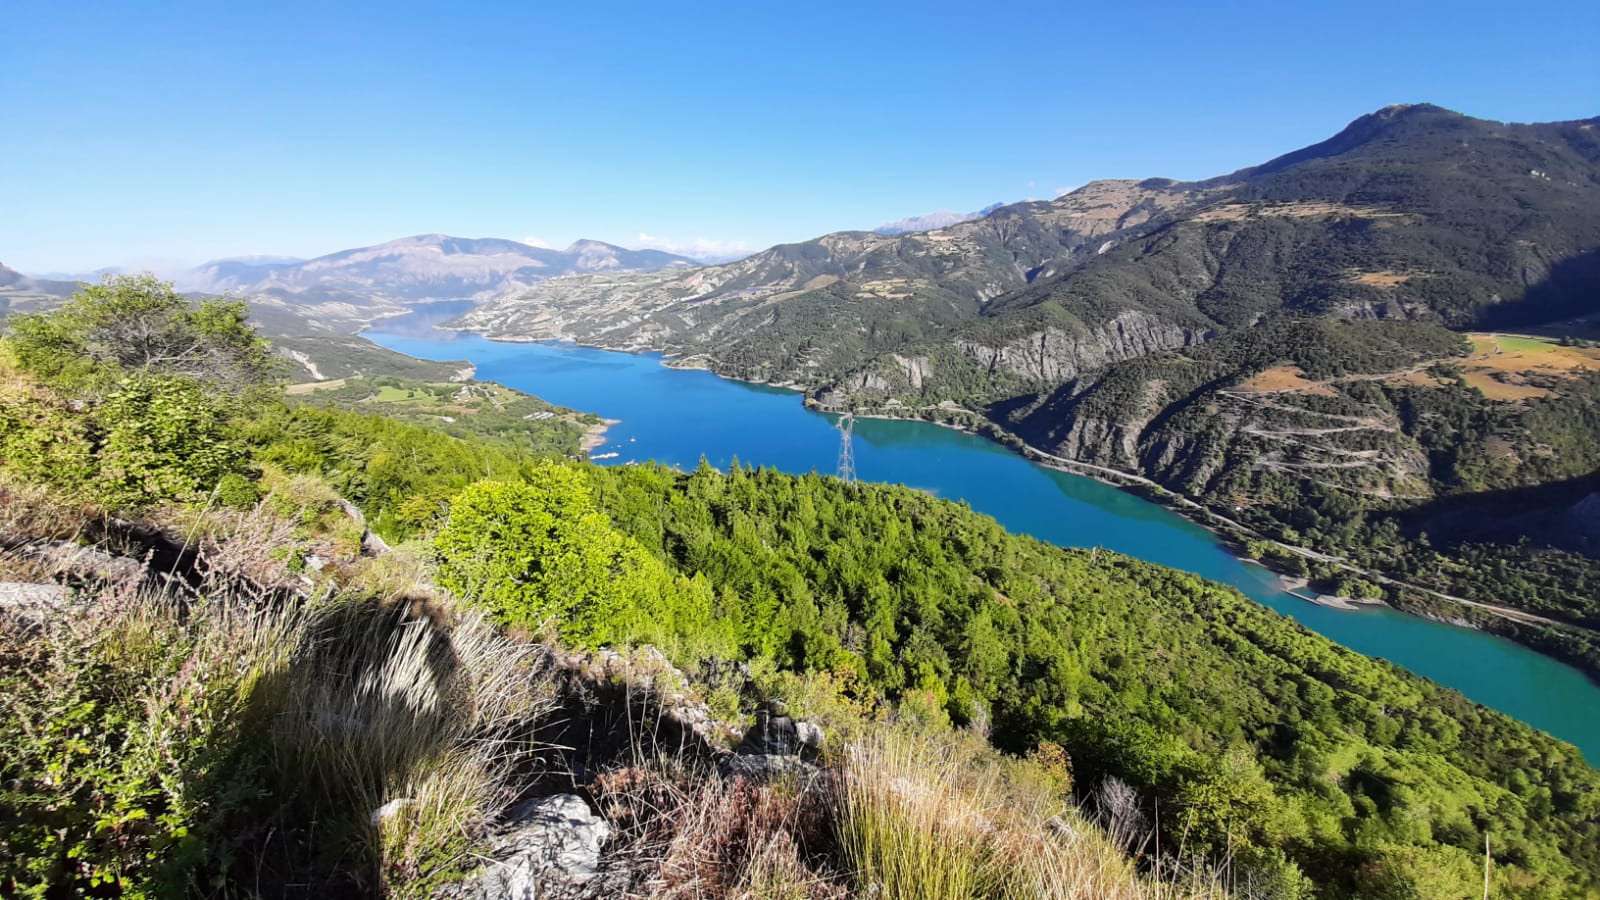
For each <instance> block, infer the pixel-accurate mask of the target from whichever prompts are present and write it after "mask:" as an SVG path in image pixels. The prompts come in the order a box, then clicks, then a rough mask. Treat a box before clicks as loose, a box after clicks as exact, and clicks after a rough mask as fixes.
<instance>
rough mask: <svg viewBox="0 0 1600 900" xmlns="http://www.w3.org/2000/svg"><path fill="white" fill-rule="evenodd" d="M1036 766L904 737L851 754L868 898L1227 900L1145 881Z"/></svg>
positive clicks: (848, 832) (1195, 883) (843, 842)
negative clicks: (1046, 788) (1045, 786)
mask: <svg viewBox="0 0 1600 900" xmlns="http://www.w3.org/2000/svg"><path fill="white" fill-rule="evenodd" d="M1036 766H1037V764H1036V763H1031V762H1028V761H1017V760H1004V759H1003V758H1001V757H999V756H998V755H996V754H993V753H991V752H988V751H985V750H983V749H982V748H980V747H978V746H976V745H975V744H974V743H973V742H972V741H970V740H960V739H945V738H939V737H933V738H930V737H927V736H913V735H909V734H907V733H905V732H901V731H894V730H880V731H878V732H876V733H875V734H874V735H873V736H872V737H871V738H869V739H867V740H864V741H862V742H859V743H857V744H856V745H854V746H853V747H851V748H850V749H849V751H848V752H847V754H846V760H845V764H844V771H843V773H842V777H841V778H840V779H839V780H838V782H837V785H838V788H837V791H838V796H837V799H836V801H835V803H836V805H837V807H838V809H837V819H836V829H837V833H838V840H839V847H840V851H841V856H842V858H843V859H844V860H845V862H846V864H847V865H848V867H849V868H850V869H851V871H852V872H853V873H854V876H855V881H856V888H857V891H858V892H860V893H863V894H867V895H870V896H874V897H881V898H884V900H911V898H928V900H941V898H950V900H955V898H962V900H969V898H977V897H985V898H988V897H994V898H1015V900H1024V898H1027V900H1044V898H1084V900H1088V898H1095V900H1108V898H1109V900H1124V898H1126V900H1165V898H1174V900H1176V898H1186V900H1187V898H1218V897H1223V896H1226V892H1225V891H1223V890H1222V889H1221V887H1220V879H1218V878H1215V877H1211V875H1210V874H1208V873H1197V874H1185V875H1184V876H1183V877H1182V878H1178V879H1170V878H1169V879H1164V880H1152V879H1145V878H1141V877H1140V876H1139V874H1138V873H1137V871H1136V870H1135V868H1134V866H1133V864H1132V863H1131V862H1130V861H1129V860H1128V858H1127V857H1125V856H1124V855H1123V854H1122V853H1121V852H1120V851H1119V850H1118V848H1117V846H1116V845H1115V844H1113V843H1112V841H1110V840H1108V839H1107V838H1106V836H1105V835H1104V834H1103V833H1102V832H1101V831H1100V830H1099V829H1098V828H1097V827H1096V826H1094V825H1092V824H1090V823H1089V822H1087V821H1085V820H1084V819H1083V818H1082V817H1081V816H1080V815H1078V814H1077V812H1076V811H1075V809H1073V808H1072V807H1071V805H1070V804H1069V803H1067V802H1065V799H1064V797H1061V796H1059V795H1055V796H1053V795H1052V794H1051V793H1049V792H1041V791H1040V790H1038V789H1037V788H1038V782H1039V773H1038V772H1037V771H1029V770H1030V769H1034V768H1036ZM1019 770H1020V771H1019ZM1019 775H1020V777H1019Z"/></svg>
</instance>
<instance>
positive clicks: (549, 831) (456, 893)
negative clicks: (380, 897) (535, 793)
mask: <svg viewBox="0 0 1600 900" xmlns="http://www.w3.org/2000/svg"><path fill="white" fill-rule="evenodd" d="M610 837H611V826H610V825H608V824H607V823H606V821H605V819H603V818H601V817H600V816H598V815H596V814H595V813H594V812H593V811H591V810H590V809H589V804H588V802H587V801H585V800H584V799H583V798H582V797H579V796H577V795H575V794H556V795H554V796H551V797H539V798H537V799H533V800H526V801H523V802H522V803H519V804H517V805H516V806H514V807H512V809H511V810H510V812H508V813H507V814H506V820H505V824H504V826H503V828H502V830H501V831H500V833H499V834H497V835H496V836H495V838H494V839H493V841H492V844H491V846H492V848H493V857H492V859H491V861H490V862H489V863H488V864H486V865H485V866H483V867H482V868H481V869H479V870H478V871H477V872H475V873H474V874H473V875H472V876H470V877H469V878H467V879H466V880H465V881H462V882H459V883H457V884H453V885H449V886H447V887H446V888H443V889H441V890H440V891H439V892H438V893H437V894H436V895H435V896H436V897H439V898H442V900H443V898H448V900H536V898H553V897H575V896H581V895H583V894H585V893H587V892H586V891H585V888H586V886H587V885H588V883H589V882H590V881H592V880H593V879H594V878H595V876H596V875H597V874H599V871H600V851H601V849H602V848H603V847H604V846H605V842H606V840H607V839H609V838H610Z"/></svg>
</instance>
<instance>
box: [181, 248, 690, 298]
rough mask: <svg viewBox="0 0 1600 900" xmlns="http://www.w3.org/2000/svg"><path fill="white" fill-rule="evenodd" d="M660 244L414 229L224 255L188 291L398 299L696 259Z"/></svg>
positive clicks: (192, 277) (486, 292)
mask: <svg viewBox="0 0 1600 900" xmlns="http://www.w3.org/2000/svg"><path fill="white" fill-rule="evenodd" d="M692 264H693V262H692V261H691V260H689V259H687V258H685V257H681V256H674V255H673V254H670V253H664V252H662V251H659V250H628V249H626V248H623V247H617V246H614V245H611V244H605V243H602V242H600V241H587V240H580V241H577V242H575V243H573V244H572V246H570V247H568V248H567V249H565V250H552V249H548V248H545V247H534V246H531V245H529V244H522V243H518V242H516V241H509V240H503V239H499V238H477V239H473V238H457V237H450V236H448V235H442V234H427V235H415V236H412V237H405V238H399V239H396V240H392V241H387V242H385V243H382V244H377V245H374V246H371V247H358V248H354V249H350V250H341V251H339V252H337V253H330V254H328V255H326V256H319V257H317V258H316V259H310V260H304V261H298V262H261V263H257V262H252V261H250V260H248V259H242V260H240V259H235V260H218V261H215V262H211V263H207V264H206V265H203V266H200V267H198V268H196V269H195V270H193V271H192V272H190V273H188V274H187V275H186V276H184V277H183V278H181V279H180V283H179V286H180V287H182V288H185V289H187V290H199V291H210V292H218V293H220V292H223V291H232V292H235V293H241V294H254V293H275V294H279V295H280V296H283V295H291V294H305V293H309V292H316V293H319V294H325V295H327V294H337V293H348V294H351V295H364V296H368V297H372V298H375V299H376V298H381V299H384V300H391V301H397V302H402V303H404V302H417V301H425V300H461V299H472V298H477V297H486V296H490V295H493V294H496V293H500V292H504V291H507V290H513V289H516V288H519V287H525V286H527V285H530V284H533V283H535V282H538V281H543V280H545V279H547V278H552V277H555V276H559V275H568V274H573V273H578V272H596V271H605V270H611V269H617V270H625V269H653V268H661V267H665V266H683V265H692Z"/></svg>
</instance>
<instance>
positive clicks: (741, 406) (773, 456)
mask: <svg viewBox="0 0 1600 900" xmlns="http://www.w3.org/2000/svg"><path fill="white" fill-rule="evenodd" d="M439 318H440V316H439V315H437V314H435V315H432V316H428V317H418V318H415V319H414V320H413V321H410V322H407V321H388V322H383V323H380V324H379V326H378V328H380V329H382V330H375V331H371V332H368V333H367V334H366V337H368V338H370V339H372V340H373V341H375V342H377V343H379V344H382V345H383V346H386V347H389V348H390V349H393V350H398V351H400V352H401V353H405V354H408V355H411V356H415V357H421V358H424V359H436V360H456V359H467V360H470V361H471V362H472V363H473V364H474V365H476V366H477V368H478V374H477V377H478V378H480V379H484V380H488V381H497V382H500V383H502V384H505V385H508V386H510V387H514V388H517V389H519V390H523V391H527V392H528V393H532V394H537V395H538V396H540V397H543V398H544V399H546V400H549V401H550V402H552V403H558V404H561V405H563V406H569V407H572V408H574V409H579V410H584V411H588V412H594V413H598V414H599V415H601V416H604V417H606V418H608V419H618V420H621V421H620V424H618V425H615V426H612V428H611V429H610V430H609V431H607V433H606V436H605V438H606V439H605V444H604V445H603V446H602V447H600V448H599V449H597V450H596V451H595V453H596V454H606V453H616V454H617V456H616V457H613V458H609V459H606V460H604V462H605V463H607V464H613V465H615V464H622V463H626V462H629V461H633V460H639V461H645V460H657V461H660V462H663V463H668V464H671V465H676V466H680V467H683V468H693V467H694V466H695V465H696V464H697V463H698V462H699V460H700V457H702V456H704V457H705V458H706V459H707V460H708V461H710V463H711V464H712V465H714V466H717V467H718V468H725V467H726V466H727V465H728V463H729V462H730V461H731V460H732V459H733V458H735V457H737V458H738V459H739V460H740V461H741V462H744V463H751V464H756V465H762V466H773V467H776V468H778V469H782V470H784V471H788V472H810V471H813V470H815V471H818V472H823V473H831V472H833V471H834V470H835V466H836V464H837V459H838V452H839V434H838V432H837V431H836V430H835V429H834V427H833V418H832V417H830V416H825V415H823V414H820V413H815V412H811V411H809V410H807V409H805V408H804V407H803V406H802V405H801V402H800V395H799V394H797V393H795V392H792V391H786V390H780V389H775V388H768V387H762V386H758V385H749V384H743V383H740V382H735V381H728V380H725V379H722V378H718V377H717V376H715V375H712V374H710V373H708V372H702V371H690V370H678V369H669V368H667V367H665V366H663V365H661V357H660V356H659V355H657V354H628V353H617V352H611V351H605V350H592V349H587V348H580V347H574V346H571V345H565V344H519V343H500V342H494V341H488V340H485V339H483V338H481V337H479V336H477V335H472V334H460V333H453V332H444V331H438V330H435V329H433V328H432V327H431V326H430V324H429V320H430V319H431V320H432V321H438V320H439ZM854 446H855V457H856V470H857V474H858V477H859V478H860V479H861V480H863V481H882V482H894V483H899V484H904V485H907V486H909V487H913V488H918V489H920V490H924V491H928V492H929V493H932V494H935V495H937V496H940V497H944V498H947V499H950V500H961V501H965V502H966V503H967V504H968V505H970V506H971V507H972V508H973V509H975V510H978V511H979V512H983V513H987V514H988V515H991V516H994V517H995V519H997V520H999V522H1000V523H1001V524H1002V525H1004V526H1005V527H1006V528H1008V529H1010V530H1012V531H1015V532H1022V533H1025V534H1030V535H1033V536H1034V537H1037V538H1039V539H1041V540H1045V541H1049V542H1051V543H1054V544H1059V545H1061V546H1066V547H1096V546H1098V547H1104V548H1106V549H1109V550H1115V551H1117V552H1120V553H1126V554H1128V555H1130V556H1136V557H1139V558H1141V559H1146V560H1149V561H1151V562H1156V563H1161V564H1163V565H1168V566H1172V567H1174V568H1178V569H1185V570H1188V571H1191V572H1195V573H1198V574H1200V575H1203V576H1205V577H1207V578H1212V579H1215V580H1217V581H1221V582H1225V583H1227V584H1231V585H1233V586H1234V587H1236V588H1238V589H1239V590H1241V591H1243V592H1244V593H1245V594H1247V595H1249V596H1250V597H1251V598H1253V599H1255V600H1256V601H1258V602H1260V603H1262V604H1263V605H1265V606H1269V607H1271V608H1272V609H1274V610H1277V611H1278V612H1280V613H1283V614H1284V615H1287V616H1289V617H1291V618H1293V619H1295V620H1296V621H1298V622H1300V623H1301V624H1303V625H1305V626H1306V627H1307V628H1310V629H1311V630H1313V631H1316V632H1319V633H1321V634H1323V635H1326V636H1327V637H1329V638H1331V639H1333V640H1335V641H1337V642H1339V643H1341V644H1343V645H1344V646H1346V647H1349V648H1351V649H1353V650H1356V651H1359V652H1361V653H1364V654H1367V655H1369V656H1375V657H1382V658H1384V659H1387V660H1389V661H1390V662H1393V663H1396V664H1398V665H1400V666H1403V667H1405V668H1407V669H1409V670H1411V671H1412V672H1415V673H1417V674H1419V675H1423V676H1425V677H1427V678H1431V679H1433V680H1434V681H1437V682H1439V683H1440V684H1444V685H1448V686H1449V687H1452V688H1455V689H1456V690H1459V691H1461V692H1462V693H1463V694H1465V695H1467V696H1468V697H1470V698H1472V699H1473V700H1476V701H1477V702H1479V703H1482V704H1484V705H1486V706H1489V707H1493V708H1495V709H1498V710H1501V711H1502V712H1505V713H1507V714H1509V715H1512V716H1515V717H1516V718H1518V719H1521V720H1522V721H1524V722H1527V723H1529V724H1531V725H1534V726H1537V727H1539V728H1542V729H1544V730H1545V731H1548V732H1550V733H1551V734H1554V735H1556V736H1557V737H1560V738H1562V739H1564V740H1567V741H1570V742H1572V743H1573V744H1575V745H1577V746H1578V747H1579V749H1581V750H1582V751H1583V752H1584V754H1585V756H1586V757H1587V758H1588V759H1589V760H1591V761H1595V760H1600V686H1596V685H1595V684H1594V683H1593V682H1591V681H1590V680H1589V679H1587V678H1586V677H1584V675H1583V674H1582V673H1580V672H1578V671H1577V670H1576V669H1573V668H1571V667H1569V666H1566V665H1562V664H1560V663H1558V662H1555V661H1554V660H1551V659H1549V658H1547V657H1544V656H1541V655H1539V654H1537V653H1534V652H1533V651H1531V650H1528V649H1525V648H1523V647H1521V646H1519V645H1517V644H1514V643H1511V642H1510V641H1506V640H1503V639H1500V638H1496V637H1493V636H1491V635H1486V634H1482V633H1480V632H1477V631H1473V630H1471V629H1466V628H1458V627H1455V626H1451V625H1445V624H1441V623H1436V622H1431V621H1428V620H1425V619H1420V618H1417V617H1414V616H1409V615H1406V614H1403V613H1398V612H1395V611H1393V610H1389V609H1382V608H1380V609H1371V610H1362V611H1359V612H1345V611H1341V610H1334V609H1329V608H1326V607H1321V606H1317V605H1315V604H1311V603H1307V602H1306V601H1303V600H1299V599H1297V598H1295V597H1292V596H1289V595H1288V594H1285V593H1284V592H1283V591H1282V590H1281V589H1280V588H1279V586H1278V583H1277V579H1276V578H1275V577H1274V576H1272V575H1271V574H1270V573H1268V572H1266V571H1265V570H1263V569H1261V568H1260V567H1257V566H1254V565H1250V564H1246V563H1243V562H1241V561H1240V560H1238V559H1237V558H1235V557H1234V556H1232V555H1231V554H1230V553H1228V552H1227V551H1226V550H1225V549H1224V548H1222V547H1221V546H1220V545H1219V544H1218V543H1217V541H1216V539H1215V538H1214V536H1213V535H1212V534H1211V533H1210V532H1208V531H1206V530H1205V529H1203V528H1201V527H1199V526H1198V525H1195V524H1193V523H1192V522H1189V521H1188V520H1187V519H1184V518H1182V517H1181V516H1178V515H1176V514H1174V513H1172V512H1170V511H1168V510H1167V509H1165V508H1163V507H1161V506H1158V505H1156V504H1154V503H1150V502H1148V501H1145V500H1142V499H1140V498H1138V497H1135V496H1133V495H1131V494H1128V493H1125V492H1123V491H1120V490H1118V489H1116V488H1113V487H1110V486H1108V485H1104V484H1101V483H1100V482H1097V481H1094V480H1092V479H1089V478H1084V477H1081V476H1077V475H1069V474H1066V473H1063V472H1057V471H1054V470H1051V469H1045V468H1042V467H1040V466H1036V465H1034V464H1032V463H1030V462H1028V461H1027V460H1024V459H1023V458H1021V457H1020V456H1017V455H1016V454H1014V453H1012V452H1011V451H1008V450H1006V449H1004V448H1002V447H1000V446H998V445H996V444H994V443H991V442H990V441H987V440H984V439H982V438H979V437H975V436H972V435H968V434H963V433H960V432H957V431H953V430H950V429H947V428H940V427H938V426H935V425H930V424H927V423H922V422H908V421H883V420H870V419H869V420H858V421H857V422H856V425H855V442H854Z"/></svg>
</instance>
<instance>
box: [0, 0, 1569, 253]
mask: <svg viewBox="0 0 1600 900" xmlns="http://www.w3.org/2000/svg"><path fill="white" fill-rule="evenodd" d="M334 7H337V8H336V9H335V8H334ZM1597 34H1600V4H1597V3H1593V2H1585V3H1579V2H1573V3H1522V4H1506V3H1496V4H1477V3H1447V4H1446V3H1438V4H1417V3H1406V2H1398V0H1390V2H1384V3H1364V2H1363V3H1357V2H1348V3H1337V4H1330V3H1315V2H1313V3H1291V2H1283V3H1274V4H1257V3H1226V2H1218V3H1204V4H1202V3H1192V2H1190V3H1171V4H1162V3H1155V2H1145V3H1104V2H1101V3H1093V4H1081V3H1063V2H1059V0H1058V2H1053V3H1038V4H1031V3H1011V4H999V5H996V4H982V5H980V4H977V3H962V4H953V3H940V2H923V3H869V2H859V3H851V4H831V3H820V2H810V3H804V4H793V5H787V6H780V5H779V4H769V3H759V2H751V3H739V4H713V3H707V4H689V5H684V4H674V5H670V6H669V5H665V4H662V5H649V6H645V5H637V6H636V5H630V4H616V3H578V4H559V5H557V4H546V3H538V2H519V3H507V4H477V5H470V4H443V3H432V4H417V5H409V4H405V3H385V4H372V5H365V4H333V3H305V4H302V3H296V2H280V3H259V4H257V3H243V2H241V3H237V4H235V3H215V2H211V3H204V4H199V3H197V4H182V3H155V2H142V3H119V4H103V5H102V4H95V3H36V2H32V0H6V2H5V3H4V4H3V5H0V111H3V115H4V117H5V129H4V132H3V133H0V204H3V215H0V261H3V262H5V263H7V264H9V265H11V266H12V267H14V268H19V269H22V270H23V271H32V272H40V271H48V270H67V271H76V270H84V269H88V268H92V267H96V266H101V265H111V264H127V263H143V264H147V265H150V264H157V265H170V264H173V263H178V262H182V263H198V262H200V261H203V260H205V259H208V258H213V257H220V256H230V255H238V254H247V253H282V254H292V255H299V256H312V255H318V254H321V253H326V252H331V251H334V250H338V249H342V248H345V247H351V246H360V245H364V244H370V243H376V242H379V241H383V240H387V239H389V238H393V237H398V236H401V235H407V234H416V233H422V232H445V233H449V234H455V235H461V236H467V237H483V236H495V237H509V238H516V239H524V238H538V239H540V240H542V241H545V242H548V243H551V244H555V245H557V246H562V245H565V244H566V243H567V242H569V241H571V240H573V239H575V238H579V237H589V238H598V239H601V240H607V241H612V242H615V243H620V244H625V245H630V246H638V245H641V244H655V245H667V246H675V247H693V246H694V245H695V244H696V242H700V246H701V247H702V248H703V249H728V248H734V249H737V248H746V249H750V250H755V249H760V248H761V247H764V246H767V245H769V244H773V243H778V242H782V241H791V240H802V239H805V238H808V237H812V236H814V235H817V234H821V233H825V232H828V231H833V230H838V229H843V228H870V227H872V226H874V225H877V224H879V223H880V222H883V221H886V220H890V219H897V218H900V217H903V216H908V215H915V214H919V213H924V212H929V211H932V210H935V209H939V208H948V209H957V210H965V209H976V208H979V207H982V206H984V205H986V204H988V203H991V202H994V201H997V200H1006V201H1015V200H1021V199H1024V198H1027V197H1041V198H1043V197H1051V196H1054V195H1055V194H1056V193H1057V192H1058V191H1059V190H1061V189H1063V188H1070V187H1074V186H1076V185H1079V184H1081V183H1083V182H1085V181H1088V180H1090V179H1094V178H1105V177H1145V176H1152V175H1162V176H1168V177H1175V178H1198V177H1204V176H1209V175H1214V174H1218V173H1221V172H1225V171H1229V170H1232V169H1235V168H1239V167H1241V166H1245V165H1250V164H1253V163H1256V162H1260V161H1262V160H1264V159H1267V158H1269V157H1271V156H1274V155H1276V154H1278V153H1281V152H1284V151H1287V150H1290V149H1293V148H1295V147H1299V146H1302V145H1305V144H1308V143H1312V142H1315V141H1317V140H1321V139H1322V138H1324V137H1327V136H1328V135H1330V134H1332V133H1333V132H1335V131H1337V130H1338V129H1339V128H1340V127H1342V126H1343V125H1344V124H1345V123H1346V122H1348V121H1349V120H1350V119H1352V118H1355V117H1356V116H1358V115H1361V114H1362V113H1366V112H1370V111H1372V110H1374V109H1377V108H1378V107H1381V106H1384V105H1386V104H1389V103H1396V102H1421V101H1427V102H1433V103H1438V104H1440V105H1443V106H1447V107H1450V108H1453V109H1457V110H1460V111H1462V112H1466V113H1469V114H1471V115H1476V116H1480V117H1484V118H1493V119H1508V120H1514V121H1544V120H1551V119H1572V118H1584V117H1589V116H1594V115H1600V53H1597V51H1596V49H1595V48H1596V45H1595V43H1594V41H1595V36H1596V35H1597Z"/></svg>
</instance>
